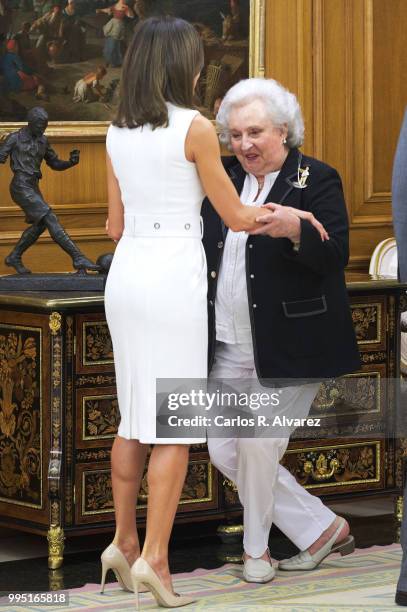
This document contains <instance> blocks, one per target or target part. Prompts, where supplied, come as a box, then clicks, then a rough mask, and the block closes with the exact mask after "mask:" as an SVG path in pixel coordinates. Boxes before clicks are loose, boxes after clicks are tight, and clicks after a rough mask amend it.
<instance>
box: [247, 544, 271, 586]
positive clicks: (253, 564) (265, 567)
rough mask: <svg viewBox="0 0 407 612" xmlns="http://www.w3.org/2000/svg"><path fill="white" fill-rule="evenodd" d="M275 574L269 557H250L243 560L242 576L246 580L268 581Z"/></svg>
mask: <svg viewBox="0 0 407 612" xmlns="http://www.w3.org/2000/svg"><path fill="white" fill-rule="evenodd" d="M267 552H268V551H267ZM269 557H270V553H269ZM275 575H276V572H275V569H274V567H273V566H272V564H271V559H270V560H269V561H265V560H264V559H252V558H250V559H245V561H244V567H243V578H244V579H245V580H246V582H270V580H273V578H274V576H275Z"/></svg>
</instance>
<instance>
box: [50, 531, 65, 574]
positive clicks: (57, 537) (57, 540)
mask: <svg viewBox="0 0 407 612" xmlns="http://www.w3.org/2000/svg"><path fill="white" fill-rule="evenodd" d="M64 539H65V536H64V530H63V529H62V527H60V526H59V525H51V527H50V528H49V530H48V534H47V540H48V567H49V569H52V570H54V569H58V568H59V567H61V565H62V562H63V560H64V547H65V545H64Z"/></svg>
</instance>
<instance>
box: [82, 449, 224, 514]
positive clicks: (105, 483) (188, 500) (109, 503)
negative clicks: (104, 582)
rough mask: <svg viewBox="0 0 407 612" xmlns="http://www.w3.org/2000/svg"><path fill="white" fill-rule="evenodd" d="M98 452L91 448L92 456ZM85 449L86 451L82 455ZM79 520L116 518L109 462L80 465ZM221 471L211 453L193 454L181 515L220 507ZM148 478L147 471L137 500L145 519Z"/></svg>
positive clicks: (182, 499) (181, 505)
mask: <svg viewBox="0 0 407 612" xmlns="http://www.w3.org/2000/svg"><path fill="white" fill-rule="evenodd" d="M92 452H93V453H94V456H97V451H89V453H90V454H89V456H92V455H91V453H92ZM84 453H85V451H82V456H85V455H84ZM75 480H76V485H75V491H76V523H77V524H87V523H101V522H111V521H113V520H114V508H113V496H112V481H111V472H110V465H109V463H108V462H103V463H89V464H85V465H84V464H78V465H77V466H76V479H75ZM217 489H218V486H217V473H216V471H215V470H214V469H213V468H212V465H211V463H210V461H209V458H208V456H207V454H206V453H205V454H197V455H191V458H190V461H189V464H188V472H187V477H186V479H185V484H184V488H183V491H182V495H181V501H180V503H179V506H178V514H181V513H184V512H188V513H190V512H199V511H203V510H211V509H216V508H217V507H218V498H217ZM147 498H148V490H147V478H146V474H144V477H143V480H142V485H141V489H140V495H139V498H138V503H137V514H138V516H139V517H142V518H144V517H145V515H146V508H147Z"/></svg>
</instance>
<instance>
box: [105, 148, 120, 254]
mask: <svg viewBox="0 0 407 612" xmlns="http://www.w3.org/2000/svg"><path fill="white" fill-rule="evenodd" d="M106 171H107V197H108V203H109V216H108V223H107V233H108V236H109V238H111V239H112V240H115V241H116V242H117V241H118V240H120V238H121V237H122V234H123V228H124V207H123V202H122V194H121V191H120V187H119V182H118V180H117V178H116V176H115V173H114V172H113V166H112V162H111V161H110V157H109V154H108V153H107V152H106Z"/></svg>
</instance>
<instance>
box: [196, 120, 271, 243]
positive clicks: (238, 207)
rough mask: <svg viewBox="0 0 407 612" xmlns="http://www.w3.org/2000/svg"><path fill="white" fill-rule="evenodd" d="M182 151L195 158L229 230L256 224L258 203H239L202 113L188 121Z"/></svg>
mask: <svg viewBox="0 0 407 612" xmlns="http://www.w3.org/2000/svg"><path fill="white" fill-rule="evenodd" d="M185 155H186V157H187V159H188V160H189V161H192V162H195V164H196V166H197V169H198V173H199V177H200V179H201V182H202V185H203V188H204V190H205V193H206V195H207V197H208V198H209V200H210V201H211V202H212V204H213V206H214V208H215V209H216V212H217V213H218V214H219V215H220V216H221V217H222V219H223V220H224V222H225V224H226V225H227V226H228V227H230V229H231V230H233V231H235V232H238V231H249V230H253V229H255V228H256V227H259V223H257V222H256V218H258V217H260V216H261V215H262V214H264V213H263V212H262V210H261V209H259V208H258V207H252V206H244V205H243V204H242V203H241V201H240V199H239V196H238V194H237V192H236V189H235V187H234V185H233V183H232V182H231V180H230V178H229V177H228V175H227V174H226V171H225V169H224V167H223V165H222V162H221V158H220V147H219V141H218V137H217V135H216V132H215V129H214V127H213V125H212V124H211V122H210V121H209V120H208V119H205V117H202V115H198V116H197V117H195V119H194V120H193V121H192V123H191V127H190V129H189V132H188V135H187V138H186V142H185Z"/></svg>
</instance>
